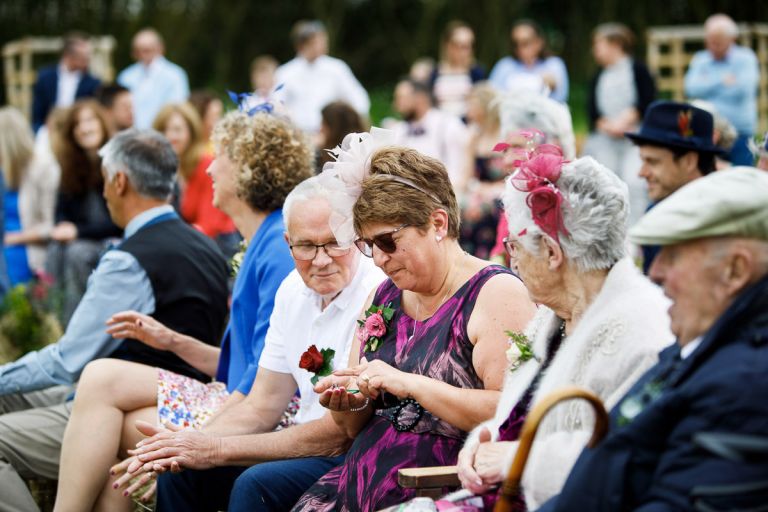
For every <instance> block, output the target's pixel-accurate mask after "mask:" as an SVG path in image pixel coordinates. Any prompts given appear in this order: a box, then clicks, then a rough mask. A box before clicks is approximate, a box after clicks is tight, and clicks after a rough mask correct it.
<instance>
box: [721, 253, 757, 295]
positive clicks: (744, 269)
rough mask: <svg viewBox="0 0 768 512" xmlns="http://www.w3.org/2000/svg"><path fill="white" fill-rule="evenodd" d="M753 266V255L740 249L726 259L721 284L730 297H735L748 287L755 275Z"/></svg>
mask: <svg viewBox="0 0 768 512" xmlns="http://www.w3.org/2000/svg"><path fill="white" fill-rule="evenodd" d="M755 265H757V262H756V261H755V258H754V255H753V254H752V253H751V252H749V251H748V250H746V249H744V248H741V247H739V248H738V249H736V251H735V252H734V253H733V254H732V255H731V256H730V257H729V258H728V259H727V261H726V264H725V266H724V268H723V283H724V285H725V288H726V291H727V292H728V294H729V295H730V296H732V297H735V296H736V295H738V294H739V293H740V292H741V291H742V290H743V289H744V288H746V287H747V286H749V284H750V283H751V282H752V278H753V276H754V274H755Z"/></svg>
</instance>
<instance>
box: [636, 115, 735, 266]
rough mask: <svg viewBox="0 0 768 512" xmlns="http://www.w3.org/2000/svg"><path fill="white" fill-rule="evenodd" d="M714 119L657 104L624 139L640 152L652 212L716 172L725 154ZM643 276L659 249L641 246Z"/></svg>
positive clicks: (641, 174) (709, 116) (641, 173)
mask: <svg viewBox="0 0 768 512" xmlns="http://www.w3.org/2000/svg"><path fill="white" fill-rule="evenodd" d="M713 124H714V121H713V119H712V115H711V114H710V113H709V112H707V111H706V110H702V109H700V108H696V107H694V106H693V105H689V104H687V103H677V102H674V101H655V102H653V103H651V105H650V106H649V107H648V110H647V111H646V114H645V118H644V119H643V124H642V126H641V127H640V130H639V131H638V132H633V133H626V134H625V136H626V137H627V138H628V139H630V140H631V141H632V142H634V143H635V145H636V146H638V149H639V150H640V159H641V160H642V166H641V167H640V173H639V175H640V177H641V178H643V179H644V180H645V181H646V182H647V183H648V198H649V199H650V200H651V206H650V208H653V207H654V206H655V205H656V204H658V203H659V202H660V201H662V200H663V199H665V198H666V197H667V196H669V195H670V194H671V193H672V192H674V191H675V190H677V189H679V188H680V187H682V186H683V185H685V184H686V183H690V182H691V181H693V180H695V179H698V178H701V177H702V176H706V175H707V174H709V173H711V172H712V171H714V170H715V155H716V154H718V153H721V152H722V150H721V149H720V148H718V147H717V146H715V144H714V143H713V142H712V140H713V139H712V134H713ZM642 251H643V272H644V273H646V274H647V273H648V269H650V267H651V263H652V262H653V258H654V257H656V254H657V253H658V247H656V246H642Z"/></svg>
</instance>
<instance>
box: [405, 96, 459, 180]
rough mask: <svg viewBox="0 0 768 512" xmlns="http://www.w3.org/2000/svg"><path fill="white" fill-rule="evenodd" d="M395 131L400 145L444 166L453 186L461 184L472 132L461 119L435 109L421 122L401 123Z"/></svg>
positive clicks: (420, 120) (425, 115)
mask: <svg viewBox="0 0 768 512" xmlns="http://www.w3.org/2000/svg"><path fill="white" fill-rule="evenodd" d="M394 130H395V134H396V135H395V137H396V140H397V143H398V144H402V145H403V146H407V147H409V148H413V149H415V150H417V151H419V152H421V153H424V154H425V155H427V156H431V157H434V158H437V159H438V160H440V161H441V162H443V164H444V165H445V167H446V169H447V170H448V176H449V177H450V179H451V183H453V184H454V185H456V183H458V182H459V181H460V180H461V177H462V176H463V174H464V166H465V165H466V162H467V144H468V143H469V131H468V130H467V127H466V126H465V125H464V123H462V122H461V120H460V119H459V118H458V117H456V116H453V115H451V114H448V113H446V112H442V111H440V110H437V109H434V108H433V109H430V110H429V111H428V112H427V113H426V114H424V117H422V118H421V119H419V120H418V121H413V122H410V123H408V122H405V121H403V122H401V123H398V124H397V125H396V126H395V128H394Z"/></svg>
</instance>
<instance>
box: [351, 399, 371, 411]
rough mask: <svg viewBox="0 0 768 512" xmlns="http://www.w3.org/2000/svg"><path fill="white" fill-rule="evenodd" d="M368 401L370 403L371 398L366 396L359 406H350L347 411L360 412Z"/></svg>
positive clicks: (366, 405)
mask: <svg viewBox="0 0 768 512" xmlns="http://www.w3.org/2000/svg"><path fill="white" fill-rule="evenodd" d="M369 403H371V399H370V398H367V397H366V399H365V402H364V403H363V405H361V406H360V407H350V408H349V412H360V411H362V410H363V409H365V408H366V407H368V404H369Z"/></svg>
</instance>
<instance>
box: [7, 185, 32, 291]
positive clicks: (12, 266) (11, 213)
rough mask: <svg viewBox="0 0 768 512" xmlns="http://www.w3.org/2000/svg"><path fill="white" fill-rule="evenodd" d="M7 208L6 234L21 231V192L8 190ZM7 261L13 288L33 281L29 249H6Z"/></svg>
mask: <svg viewBox="0 0 768 512" xmlns="http://www.w3.org/2000/svg"><path fill="white" fill-rule="evenodd" d="M4 207H5V232H6V233H13V232H15V231H21V217H20V216H19V191H18V190H6V191H5V194H4ZM4 252H5V260H6V263H7V264H8V277H9V278H10V280H11V286H16V285H17V284H19V283H26V282H28V281H30V280H31V279H32V270H31V269H30V268H29V261H28V260H27V248H26V247H25V246H23V245H13V246H11V247H5V248H4Z"/></svg>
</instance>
